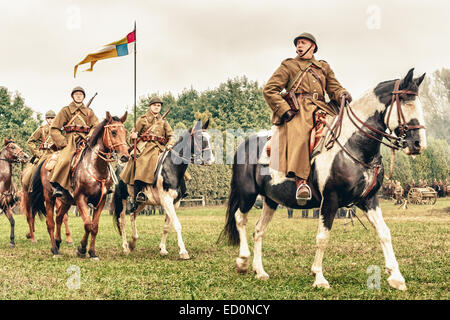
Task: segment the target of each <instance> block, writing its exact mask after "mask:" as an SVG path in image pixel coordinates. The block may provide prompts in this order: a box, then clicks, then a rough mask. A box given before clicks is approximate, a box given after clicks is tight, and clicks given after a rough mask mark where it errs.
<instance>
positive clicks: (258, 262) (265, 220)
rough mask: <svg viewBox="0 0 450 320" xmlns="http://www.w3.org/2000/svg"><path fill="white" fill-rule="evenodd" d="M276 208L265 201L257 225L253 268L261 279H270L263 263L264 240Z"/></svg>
mask: <svg viewBox="0 0 450 320" xmlns="http://www.w3.org/2000/svg"><path fill="white" fill-rule="evenodd" d="M274 212H275V210H274V209H272V208H270V207H269V206H268V205H267V204H266V203H265V202H264V203H263V208H262V212H261V215H260V216H259V219H258V221H257V222H256V225H255V245H254V257H253V270H254V271H256V278H257V279H259V280H267V279H269V275H268V274H267V273H266V272H265V271H264V268H263V264H262V240H263V238H264V234H265V233H266V230H267V226H268V225H269V223H270V221H271V220H272V217H273V214H274Z"/></svg>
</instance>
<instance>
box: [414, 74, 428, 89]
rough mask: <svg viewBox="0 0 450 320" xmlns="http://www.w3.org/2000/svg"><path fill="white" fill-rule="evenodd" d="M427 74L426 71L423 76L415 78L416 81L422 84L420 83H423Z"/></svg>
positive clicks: (417, 83)
mask: <svg viewBox="0 0 450 320" xmlns="http://www.w3.org/2000/svg"><path fill="white" fill-rule="evenodd" d="M425 74H426V73H424V74H423V75H422V76H421V77H419V78H417V79H414V82H415V83H416V85H417V86H420V84H421V83H422V81H423V79H425Z"/></svg>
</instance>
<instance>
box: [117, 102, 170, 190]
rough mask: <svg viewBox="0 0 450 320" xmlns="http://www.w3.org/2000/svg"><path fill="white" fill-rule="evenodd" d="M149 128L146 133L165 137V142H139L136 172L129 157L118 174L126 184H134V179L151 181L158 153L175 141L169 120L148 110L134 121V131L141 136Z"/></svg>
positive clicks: (149, 182) (148, 182)
mask: <svg viewBox="0 0 450 320" xmlns="http://www.w3.org/2000/svg"><path fill="white" fill-rule="evenodd" d="M149 128H152V129H151V130H150V131H149V132H147V134H150V135H154V136H157V137H162V138H165V139H166V141H167V143H166V144H165V145H164V144H162V143H161V142H159V141H147V142H143V141H141V142H139V143H138V149H139V150H141V153H140V154H139V153H138V157H137V160H136V172H134V163H133V158H130V160H129V161H128V163H127V164H126V166H125V168H124V169H123V171H122V172H121V174H120V178H121V179H122V180H123V181H124V182H125V183H126V184H131V185H134V181H135V180H139V181H142V182H145V183H147V184H151V183H153V181H154V175H155V170H156V165H157V162H158V156H159V154H160V153H161V152H163V151H164V148H165V147H166V146H172V147H173V145H174V143H175V136H174V134H173V130H172V128H171V127H170V125H169V122H167V120H166V119H161V115H160V114H157V115H156V116H155V115H153V113H152V112H151V111H150V110H149V111H148V112H147V113H146V114H145V115H142V116H141V117H139V119H138V120H137V122H136V130H135V131H136V132H137V133H138V138H142V136H143V135H144V133H146V131H147V130H148V129H149ZM147 134H146V135H147ZM132 143H134V141H132Z"/></svg>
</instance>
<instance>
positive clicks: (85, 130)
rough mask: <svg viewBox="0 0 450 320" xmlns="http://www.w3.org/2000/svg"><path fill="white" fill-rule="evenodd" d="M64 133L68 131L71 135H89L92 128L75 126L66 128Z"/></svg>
mask: <svg viewBox="0 0 450 320" xmlns="http://www.w3.org/2000/svg"><path fill="white" fill-rule="evenodd" d="M64 131H66V132H67V133H71V132H81V133H89V131H90V128H89V127H84V126H75V125H73V126H65V127H64Z"/></svg>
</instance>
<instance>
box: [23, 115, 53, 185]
mask: <svg viewBox="0 0 450 320" xmlns="http://www.w3.org/2000/svg"><path fill="white" fill-rule="evenodd" d="M55 117H56V113H55V111H53V110H49V111H47V112H46V113H45V121H46V123H45V124H44V125H43V126H40V127H39V128H37V129H36V130H35V131H34V132H33V134H32V135H31V137H30V138H29V139H28V140H27V146H28V149H30V151H31V153H32V154H33V157H32V164H31V165H30V166H32V169H29V170H28V169H27V168H26V170H24V171H23V177H22V183H23V184H24V186H29V191H31V184H30V182H31V177H32V176H33V174H34V170H35V169H36V168H37V167H38V165H39V164H40V163H41V162H42V161H43V160H44V159H45V158H46V157H47V156H48V155H50V154H52V153H53V149H52V145H53V140H52V138H51V136H50V126H51V125H52V122H53V119H55Z"/></svg>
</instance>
